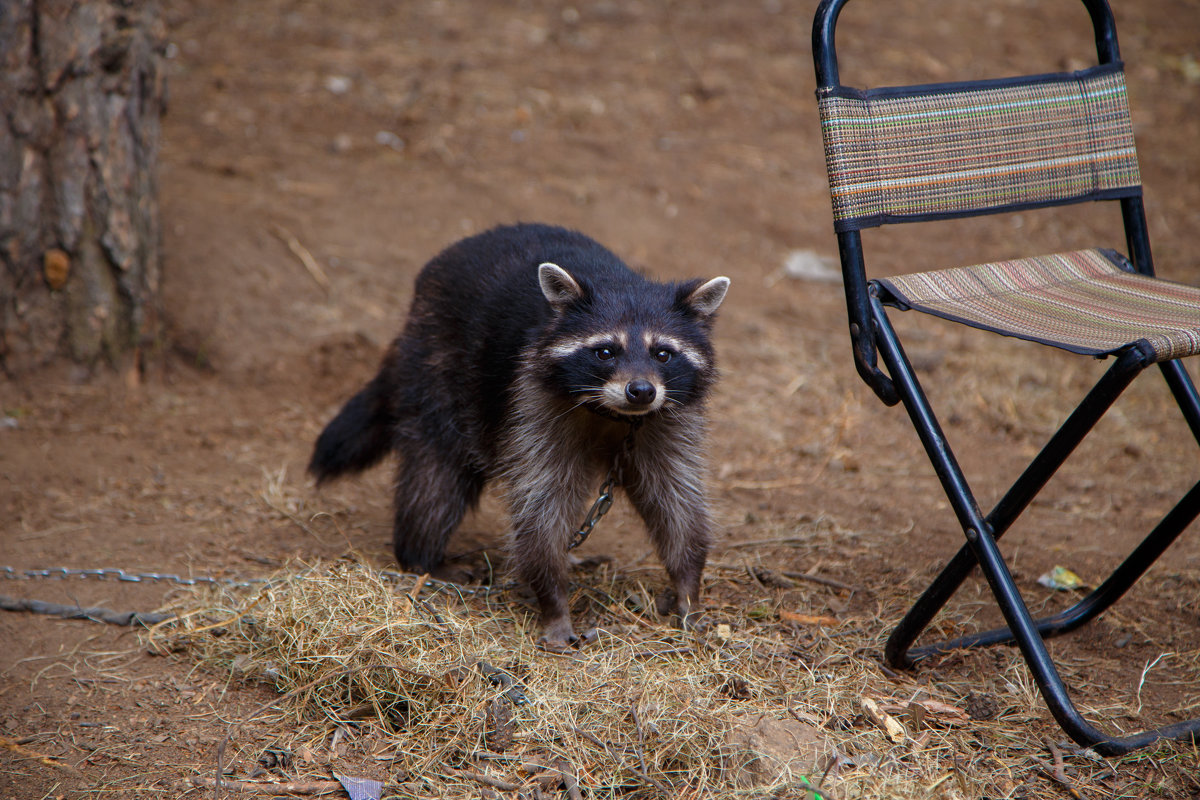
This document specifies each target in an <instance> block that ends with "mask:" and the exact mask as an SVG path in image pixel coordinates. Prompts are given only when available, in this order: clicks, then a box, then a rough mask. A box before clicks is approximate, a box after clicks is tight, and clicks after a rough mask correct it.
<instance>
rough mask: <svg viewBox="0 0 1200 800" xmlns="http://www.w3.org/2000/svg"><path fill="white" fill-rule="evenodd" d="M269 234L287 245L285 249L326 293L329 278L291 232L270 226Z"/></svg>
mask: <svg viewBox="0 0 1200 800" xmlns="http://www.w3.org/2000/svg"><path fill="white" fill-rule="evenodd" d="M271 233H273V234H275V237H276V238H277V239H279V241H281V242H283V243H284V244H285V245H287V249H288V250H291V251H292V255H294V256H295V257H296V258H297V259H299V260H300V263H301V264H302V265H303V266H304V269H305V270H307V271H308V274H309V275H310V276H311V277H312V279H313V280H314V281H315V282H316V284H317V285H318V286H320V287H321V288H322V289H324V290H325V291H326V292H328V291H329V276H328V275H326V274H325V270H324V269H322V268H321V265H320V264H319V263H318V262H317V259H315V258H313V254H312V253H310V252H309V251H308V248H307V247H305V246H304V245H302V244H300V240H299V239H297V238H296V237H295V236H293V235H292V233H291V231H289V230H288V229H287V228H285V227H283V226H282V225H272V226H271Z"/></svg>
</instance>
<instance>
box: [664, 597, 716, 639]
mask: <svg viewBox="0 0 1200 800" xmlns="http://www.w3.org/2000/svg"><path fill="white" fill-rule="evenodd" d="M654 608H655V610H656V611H658V613H659V616H663V617H670V618H671V621H672V622H673V623H674V624H675V625H677V626H678V627H679V629H680V630H684V631H693V632H697V631H704V630H706V629H707V628H708V618H707V617H705V616H704V615H703V614H702V613H701V612H700V608H699V603H689V602H687V601H681V600H680V599H679V594H678V593H677V592H676V591H675V590H674V589H667V590H665V591H663V592H662V593H661V594H660V595H659V596H658V597H657V598H655V602H654Z"/></svg>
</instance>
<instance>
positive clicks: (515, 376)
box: [309, 225, 728, 647]
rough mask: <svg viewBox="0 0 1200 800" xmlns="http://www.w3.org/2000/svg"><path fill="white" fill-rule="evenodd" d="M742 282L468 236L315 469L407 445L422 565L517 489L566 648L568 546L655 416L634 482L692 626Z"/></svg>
mask: <svg viewBox="0 0 1200 800" xmlns="http://www.w3.org/2000/svg"><path fill="white" fill-rule="evenodd" d="M556 265H557V266H556ZM727 286H728V280H727V279H724V278H718V279H714V280H712V281H709V282H707V283H701V282H699V281H692V282H688V283H685V284H662V283H656V282H653V281H648V280H646V279H644V278H642V277H640V276H638V275H636V274H635V273H633V272H632V271H631V270H629V269H628V268H627V267H626V266H625V265H624V264H622V263H621V262H620V260H619V259H617V258H616V256H614V255H613V254H612V253H610V252H609V251H607V250H605V249H604V248H603V247H601V246H600V245H598V244H597V243H595V242H594V241H592V240H591V239H588V238H587V237H585V236H583V235H582V234H578V233H574V232H571V231H566V230H563V229H561V228H552V227H547V226H541V225H520V226H511V227H505V228H497V229H495V230H493V231H489V232H488V233H484V234H481V235H479V236H475V237H472V238H470V239H466V240H463V241H462V242H459V243H457V244H456V245H453V246H452V247H450V248H448V249H447V250H446V251H444V252H443V253H442V254H440V255H439V256H437V257H436V258H434V259H433V260H432V261H431V262H430V263H429V264H428V265H427V266H426V267H425V269H423V270H422V272H421V274H420V276H418V278H417V284H416V291H415V293H414V299H413V305H412V309H411V311H410V313H409V318H408V322H407V323H406V325H405V327H404V330H403V331H402V332H401V334H400V336H399V337H397V339H396V341H395V342H393V343H392V345H391V347H390V348H389V350H388V352H387V354H386V355H385V356H384V359H383V362H382V364H381V367H380V371H379V374H378V375H376V376H375V378H374V379H372V381H371V382H370V383H368V384H367V385H366V386H365V387H364V388H363V389H362V390H361V391H360V392H359V393H358V394H356V395H355V396H354V397H353V398H351V399H350V400H349V401H348V402H347V404H346V405H345V407H344V408H343V409H342V411H341V412H340V413H339V414H338V415H337V416H336V417H335V418H334V419H333V420H332V421H331V422H330V423H329V424H328V426H327V427H326V428H325V430H324V432H322V434H321V436H320V437H319V438H318V440H317V444H316V448H315V450H314V453H313V458H312V462H311V463H310V466H309V469H310V471H311V472H312V473H313V474H314V475H315V476H316V477H317V480H318V482H322V481H325V480H328V479H330V478H334V477H337V476H338V475H341V474H344V473H347V472H355V471H358V470H361V469H364V468H366V467H368V466H370V465H372V464H374V463H376V462H377V461H378V460H379V459H380V458H382V457H383V455H385V454H386V453H387V452H388V451H389V450H391V451H395V452H396V453H397V455H398V456H399V462H398V467H397V473H396V491H395V524H394V529H393V543H394V546H395V551H396V557H397V559H398V560H399V561H400V563H401V564H403V565H405V566H406V567H408V568H411V569H414V570H419V571H427V570H429V569H432V568H433V567H436V566H437V565H438V564H439V563H440V562H441V561H442V558H443V556H444V553H445V548H446V542H447V540H448V538H449V536H450V535H451V533H452V532H453V531H454V529H455V528H456V527H457V526H458V524H459V522H460V521H461V520H462V517H463V515H464V514H465V513H466V511H467V510H468V509H470V508H471V507H472V506H474V505H475V504H476V503H477V502H478V499H479V495H480V493H481V492H482V490H483V488H484V485H485V484H486V483H487V482H489V481H491V480H497V481H499V482H500V483H501V485H502V486H503V489H504V493H505V498H506V500H507V503H508V507H509V510H510V513H511V516H512V535H511V539H510V543H509V548H510V554H511V563H512V566H513V568H514V569H515V571H516V572H517V574H518V575H519V577H520V578H522V579H523V580H524V581H525V582H526V583H527V584H528V585H529V586H530V587H531V588H532V589H533V591H534V593H535V594H536V595H537V598H538V601H539V604H540V606H541V611H542V621H543V626H544V633H543V637H542V640H543V642H545V643H546V644H547V645H548V646H551V647H564V646H566V644H567V643H568V642H570V641H572V640H573V639H574V638H575V635H574V632H573V630H572V628H571V621H570V615H569V612H568V608H567V594H566V584H567V575H568V558H567V544H568V542H569V540H570V537H571V534H572V533H573V531H574V530H575V529H576V528H577V527H578V525H579V523H580V521H581V518H582V515H583V513H584V512H585V511H586V508H587V506H588V504H589V503H590V502H591V500H592V499H593V498H594V493H595V491H596V488H597V486H598V484H599V483H600V480H601V478H602V477H603V475H604V474H605V473H606V472H607V471H608V469H609V468H610V467H611V466H612V463H613V458H614V456H615V455H616V453H617V452H618V450H619V449H620V447H621V443H622V440H623V439H624V437H625V434H626V432H627V430H628V428H629V425H628V421H629V420H632V419H638V420H640V422H641V424H640V428H639V431H638V433H637V436H636V438H635V440H634V444H633V447H632V449H631V450H630V451H629V453H628V458H627V463H626V464H625V466H624V469H623V480H622V482H621V483H622V488H623V489H624V490H625V492H626V494H627V495H628V497H629V499H630V500H631V502H632V503H633V505H634V507H635V508H636V509H637V511H638V513H639V514H640V515H641V517H642V519H643V520H644V521H645V523H646V527H647V530H648V532H649V534H650V538H651V540H652V541H653V543H654V545H655V548H656V551H657V552H658V555H659V558H660V559H661V561H662V563H663V565H664V567H665V568H666V570H667V574H668V575H669V576H670V578H671V583H672V590H671V591H672V594H673V600H672V602H671V603H670V607H671V610H673V611H674V612H675V613H676V614H678V615H679V617H680V619H681V620H684V621H685V622H686V620H687V618H688V616H689V615H690V614H691V613H692V611H693V609H694V608H695V607H696V605H697V603H698V601H699V586H700V576H701V573H702V572H703V569H704V562H705V559H706V556H707V551H708V547H709V541H710V523H709V516H708V509H707V504H706V502H705V497H704V491H703V472H704V464H703V457H702V445H703V438H704V427H705V423H704V413H703V406H704V399H705V397H706V396H707V392H708V390H709V388H710V386H711V384H712V381H713V380H714V378H715V374H716V373H715V367H714V364H713V353H712V346H711V343H710V341H709V333H710V324H711V320H712V317H713V314H714V312H715V310H716V308H717V306H718V305H719V304H720V302H721V300H722V299H723V297H724V294H725V290H726V288H727Z"/></svg>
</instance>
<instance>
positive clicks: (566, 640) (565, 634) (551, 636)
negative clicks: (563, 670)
mask: <svg viewBox="0 0 1200 800" xmlns="http://www.w3.org/2000/svg"><path fill="white" fill-rule="evenodd" d="M578 641H579V637H578V636H577V635H576V634H575V629H574V628H572V627H571V620H570V619H569V618H562V619H556V620H552V621H550V622H547V623H545V624H544V625H543V626H542V635H541V636H539V637H538V646H539V647H541V648H542V649H543V650H547V651H549V652H551V653H566V652H568V651H569V650H570V649H571V646H572V645H573V644H575V643H576V642H578Z"/></svg>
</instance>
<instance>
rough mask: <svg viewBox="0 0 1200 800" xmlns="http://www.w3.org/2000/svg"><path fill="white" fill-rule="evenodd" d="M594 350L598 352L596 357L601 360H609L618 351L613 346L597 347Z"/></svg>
mask: <svg viewBox="0 0 1200 800" xmlns="http://www.w3.org/2000/svg"><path fill="white" fill-rule="evenodd" d="M594 352H595V353H596V358H598V359H600V360H601V361H608V360H609V359H610V358H612V357H613V356H615V355H616V352H615V351H614V350H613V349H612V348H611V347H597V348H596V349H595V351H594Z"/></svg>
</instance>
